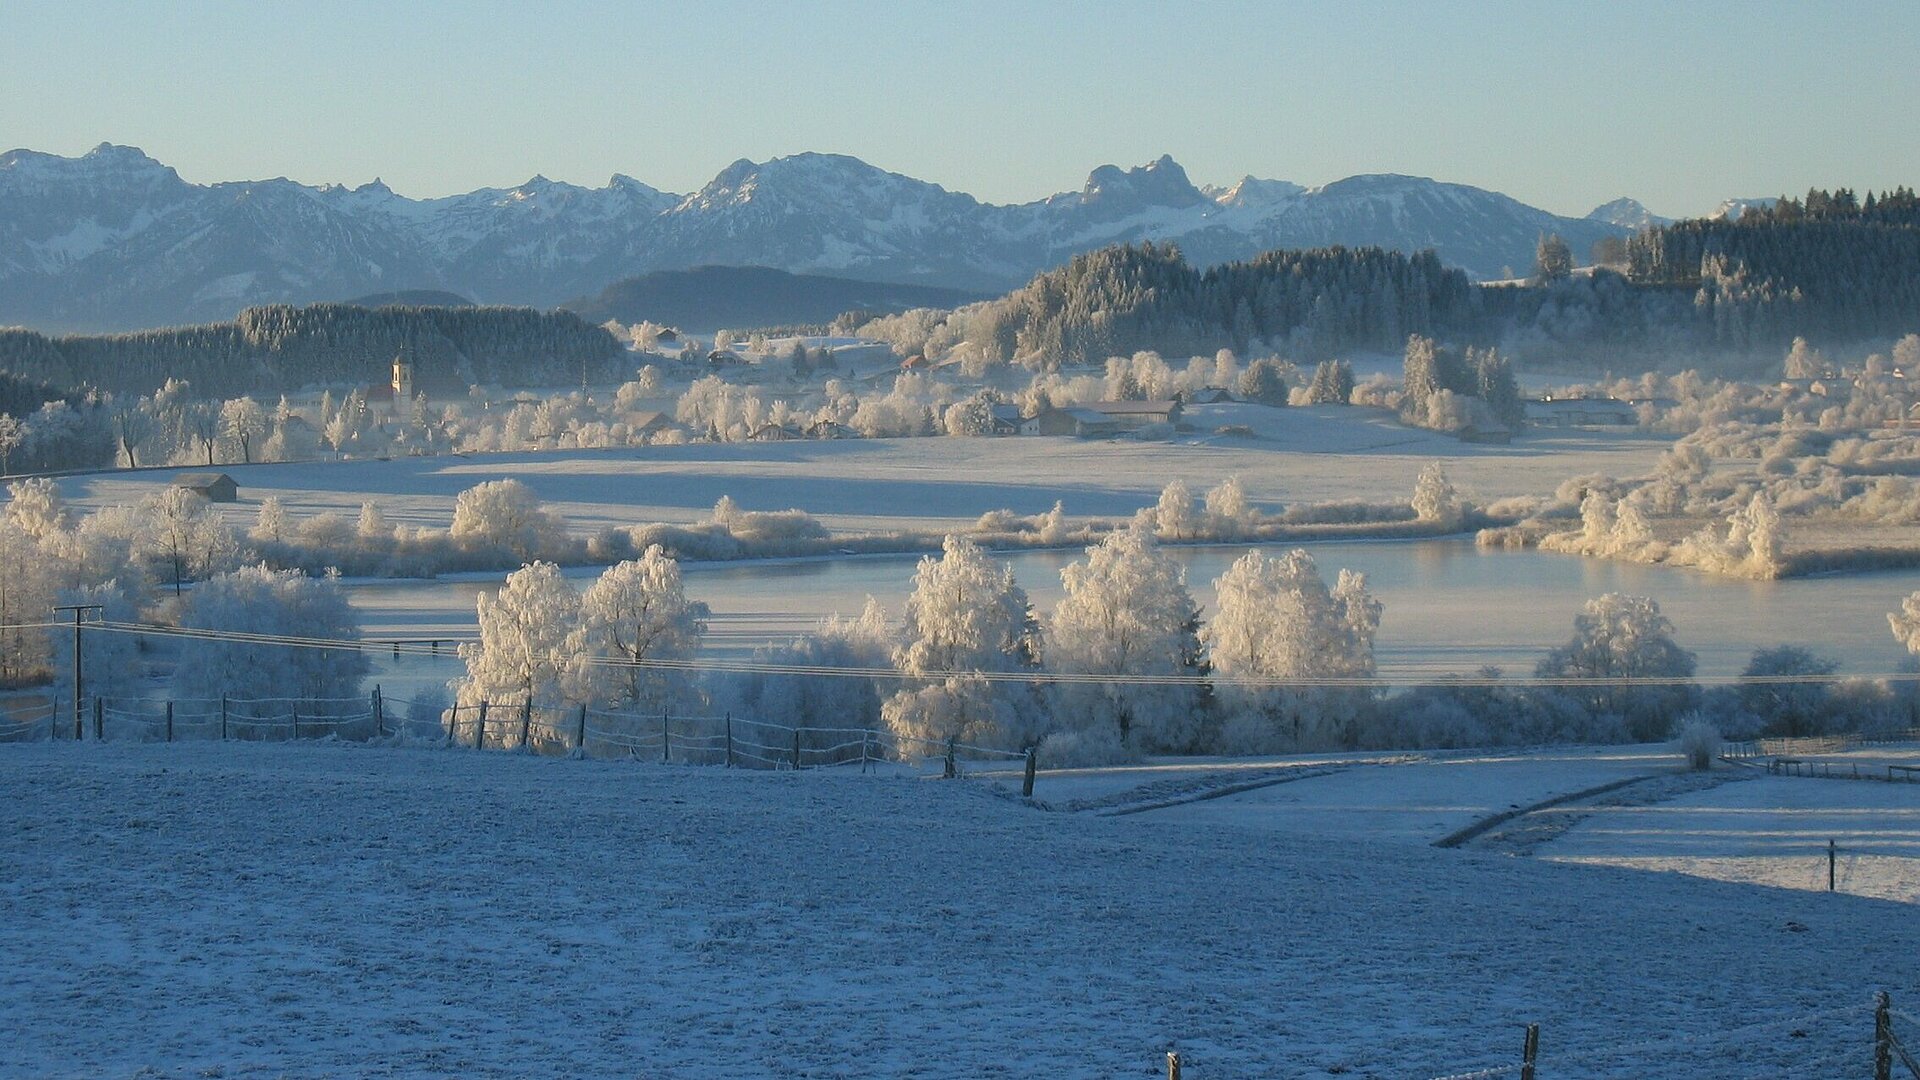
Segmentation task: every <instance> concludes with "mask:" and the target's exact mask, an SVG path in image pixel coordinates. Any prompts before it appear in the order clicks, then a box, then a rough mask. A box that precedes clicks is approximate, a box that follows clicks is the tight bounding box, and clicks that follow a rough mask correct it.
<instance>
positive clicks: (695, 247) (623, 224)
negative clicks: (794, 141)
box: [0, 144, 1627, 330]
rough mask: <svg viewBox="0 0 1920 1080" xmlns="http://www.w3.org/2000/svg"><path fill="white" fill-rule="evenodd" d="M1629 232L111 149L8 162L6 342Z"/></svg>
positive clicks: (1161, 194)
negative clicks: (14, 336)
mask: <svg viewBox="0 0 1920 1080" xmlns="http://www.w3.org/2000/svg"><path fill="white" fill-rule="evenodd" d="M1626 228H1627V226H1625V225H1621V224H1616V223H1613V222H1611V221H1605V220H1595V219H1587V220H1582V219H1575V218H1563V217H1558V216H1556V215H1553V214H1550V213H1547V212H1546V211H1543V210H1538V209H1535V208H1533V207H1530V206H1526V205H1524V204H1522V203H1519V202H1517V201H1515V200H1513V199H1510V198H1507V197H1506V196H1504V195H1500V194H1498V193H1496V192H1490V191H1483V190H1481V189H1479V188H1474V187H1468V186H1465V185H1460V184H1447V183H1440V182H1437V181H1434V180H1429V179H1425V178H1421V177H1411V176H1393V175H1380V176H1356V177H1350V178H1348V179H1346V180H1342V181H1339V182H1338V183H1334V184H1328V185H1326V186H1324V187H1319V188H1312V189H1307V188H1302V187H1300V186H1299V185H1297V184H1292V183H1288V182H1286V181H1280V180H1262V179H1258V178H1255V177H1247V178H1245V179H1242V180H1241V181H1239V182H1238V183H1236V184H1234V185H1233V186H1232V187H1230V188H1226V189H1218V188H1204V189H1203V188H1200V187H1196V186H1195V185H1194V184H1193V182H1192V181H1191V180H1189V179H1188V177H1187V174H1186V171H1185V170H1184V169H1182V168H1181V167H1180V165H1179V164H1178V163H1177V162H1175V161H1173V159H1171V158H1167V157H1162V158H1160V159H1159V160H1157V161H1154V162H1151V163H1149V164H1146V165H1142V166H1139V167H1137V168H1131V169H1122V168H1119V167H1116V166H1113V165H1102V166H1100V167H1099V168H1097V169H1094V170H1093V172H1092V173H1091V174H1090V175H1089V176H1088V177H1087V181H1086V183H1085V185H1084V186H1083V187H1082V188H1081V189H1080V190H1079V191H1074V192H1067V193H1063V194H1060V195H1055V196H1052V197H1050V198H1047V199H1042V200H1039V201H1036V202H1031V203H1024V204H1020V205H1013V206H1000V205H993V204H988V203H982V202H980V201H979V200H977V199H974V198H973V197H972V196H970V195H966V194H963V193H960V192H952V191H948V190H946V189H945V188H942V187H940V186H939V185H937V184H930V183H927V182H925V181H921V180H916V179H913V178H912V177H908V176H902V175H900V174H898V173H892V172H887V171H885V170H883V169H878V168H875V167H873V166H871V165H868V164H866V163H865V162H863V161H860V160H858V159H856V158H851V157H846V156H843V155H837V154H811V153H810V154H797V155H794V156H792V157H785V158H777V159H774V160H772V161H767V162H763V163H755V162H751V161H738V162H735V163H734V164H732V165H729V166H728V167H727V168H725V169H723V170H722V171H721V172H720V174H719V175H718V176H716V177H714V178H713V180H712V181H711V182H710V183H708V184H707V185H706V186H705V187H703V188H701V189H700V190H699V191H697V192H695V193H693V194H691V195H686V196H680V195H674V194H669V193H666V192H662V191H658V190H656V189H654V188H651V187H648V186H647V185H646V184H643V183H641V182H639V181H637V180H634V179H632V178H631V177H626V176H615V177H613V178H612V180H610V181H609V182H608V183H607V185H606V186H605V187H600V188H586V187H580V186H577V185H573V184H565V183H558V182H555V181H552V180H548V179H546V178H545V177H540V176H536V177H534V178H533V179H531V180H529V181H527V182H526V183H525V184H522V185H520V186H518V187H514V188H482V189H480V190H478V191H472V192H468V193H466V194H463V195H453V196H448V197H445V198H438V199H410V198H407V197H405V196H402V195H399V194H396V193H395V192H394V191H393V190H392V189H391V188H389V187H387V186H386V185H385V184H383V183H381V182H380V181H378V180H376V181H374V182H372V183H369V184H365V185H362V186H360V187H355V188H348V187H342V186H336V185H326V186H321V187H308V186H305V185H301V184H297V183H294V182H292V181H290V180H286V179H274V180H264V181H249V182H236V183H222V184H213V185H205V186H203V185H194V184H188V183H186V182H185V181H183V180H181V179H180V177H179V176H178V175H177V174H176V173H175V172H174V171H173V170H172V169H170V168H168V167H167V166H165V165H162V164H161V163H159V162H157V161H155V160H153V159H152V158H149V157H148V156H146V155H145V154H143V153H141V152H140V151H139V150H136V149H133V148H131V147H122V146H112V145H107V144H103V145H101V146H100V147H98V148H96V149H94V150H93V151H91V152H90V153H88V154H86V155H84V156H82V157H79V158H63V157H58V156H55V155H51V154H42V153H37V152H34V151H31V150H15V151H11V152H9V153H7V154H5V155H0V323H8V322H17V323H25V324H29V325H33V326H37V327H41V328H45V329H96V330H97V329H122V328H129V327H136V326H148V325H154V324H158V323H177V322H183V321H194V320H214V319H226V318H230V317H231V316H232V315H233V314H234V312H235V311H236V310H237V309H238V308H240V307H242V306H245V305H248V304H256V303H267V302H291V303H303V302H312V301H318V300H334V299H340V298H343V297H350V296H357V295H362V294H366V293H375V292H392V291H399V290H412V289H444V290H449V291H453V292H457V293H459V294H461V295H465V296H471V297H474V298H475V299H477V300H479V301H480V302H482V303H515V304H535V305H543V306H545V305H552V304H557V303H560V302H561V301H563V300H566V299H568V298H570V297H577V296H583V295H591V294H593V293H596V292H598V291H599V290H600V289H602V288H604V287H605V286H606V285H607V284H608V283H610V282H613V281H617V280H619V279H622V278H626V277H631V276H634V275H637V274H643V273H647V272H649V271H655V270H682V269H687V268H689V267H694V266H703V265H714V264H721V265H752V266H770V267H774V268H777V269H782V270H788V271H793V272H802V273H828V274H834V275H838V276H843V277H854V278H861V279H866V280H872V281H882V282H894V283H902V284H925V285H940V286H947V287H955V288H963V289H969V290H974V291H978V292H998V291H1002V290H1005V289H1009V288H1012V287H1015V286H1017V285H1019V284H1021V283H1022V282H1024V281H1025V280H1026V279H1027V278H1028V277H1030V276H1031V275H1033V274H1034V273H1036V272H1038V271H1040V270H1043V269H1046V268H1049V267H1052V266H1056V265H1059V264H1060V263H1062V262H1064V261H1066V260H1067V259H1068V258H1070V257H1071V256H1073V255H1074V254H1076V253H1078V252H1082V251H1087V250H1091V249H1093V248H1098V247H1102V246H1105V245H1107V244H1112V243H1116V242H1123V241H1137V240H1149V239H1150V240H1159V241H1170V242H1175V243H1178V244H1180V245H1181V247H1182V249H1183V250H1185V251H1186V253H1187V255H1188V257H1189V258H1190V259H1192V260H1193V261H1195V262H1198V263H1202V264H1208V263H1214V262H1221V261H1226V260H1231V259H1242V258H1246V257H1249V256H1251V255H1254V254H1257V253H1259V252H1261V251H1265V250H1269V249H1272V248H1276V247H1304V246H1320V245H1328V244H1344V245H1348V246H1359V245H1373V244H1377V245H1381V246H1386V247H1393V248H1398V249H1401V250H1405V251H1417V250H1422V249H1425V248H1434V249H1436V250H1437V251H1438V252H1439V253H1440V255H1441V257H1442V258H1443V259H1445V260H1446V261H1448V262H1450V263H1452V264H1454V265H1457V266H1460V267H1462V268H1464V269H1466V270H1467V271H1468V272H1469V273H1471V274H1473V275H1474V276H1476V277H1481V278H1491V277H1499V276H1503V275H1504V273H1505V271H1506V270H1507V269H1508V268H1510V267H1511V268H1515V269H1519V268H1524V267H1526V266H1529V265H1531V262H1532V258H1533V248H1534V244H1535V242H1536V241H1537V239H1538V237H1539V236H1540V234H1542V233H1545V232H1557V233H1559V234H1561V235H1562V236H1564V237H1565V238H1566V239H1567V241H1568V242H1569V243H1570V244H1571V245H1573V248H1574V250H1575V251H1576V252H1583V251H1585V250H1587V249H1588V247H1590V246H1591V244H1592V242H1593V241H1594V240H1596V239H1598V238H1599V237H1600V236H1603V235H1607V234H1610V233H1611V234H1619V233H1622V232H1624V231H1625V230H1626Z"/></svg>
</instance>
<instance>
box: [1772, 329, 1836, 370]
mask: <svg viewBox="0 0 1920 1080" xmlns="http://www.w3.org/2000/svg"><path fill="white" fill-rule="evenodd" d="M1780 369H1781V373H1782V375H1783V377H1785V378H1788V379H1818V378H1820V377H1821V376H1822V375H1825V374H1826V373H1827V357H1826V355H1825V354H1824V353H1822V352H1821V351H1820V350H1819V349H1816V348H1814V347H1813V346H1812V345H1809V344H1807V339H1806V338H1803V337H1797V338H1794V339H1793V345H1792V347H1791V348H1789V349H1788V350H1787V358H1786V359H1785V360H1784V361H1782V362H1781V365H1780Z"/></svg>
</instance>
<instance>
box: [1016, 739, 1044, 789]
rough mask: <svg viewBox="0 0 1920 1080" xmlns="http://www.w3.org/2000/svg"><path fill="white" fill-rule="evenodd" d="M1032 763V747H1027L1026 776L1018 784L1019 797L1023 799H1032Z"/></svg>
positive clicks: (1033, 758)
mask: <svg viewBox="0 0 1920 1080" xmlns="http://www.w3.org/2000/svg"><path fill="white" fill-rule="evenodd" d="M1034 762H1035V756H1034V752H1033V747H1031V746H1029V747H1027V776H1026V779H1024V780H1022V781H1021V782H1020V797H1021V798H1023V799H1031V798H1033V770H1034ZM1049 790H1051V789H1049Z"/></svg>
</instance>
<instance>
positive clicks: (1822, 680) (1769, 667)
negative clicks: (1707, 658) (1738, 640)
mask: <svg viewBox="0 0 1920 1080" xmlns="http://www.w3.org/2000/svg"><path fill="white" fill-rule="evenodd" d="M1839 670H1840V662H1839V661H1837V660H1834V659H1832V658H1830V657H1825V656H1818V655H1816V654H1814V653H1813V652H1812V651H1811V650H1808V649H1803V648H1801V647H1799V646H1797V645H1776V646H1774V647H1773V648H1771V649H1759V650H1756V651H1755V652H1754V654H1753V658H1752V659H1750V660H1748V661H1747V666H1746V670H1744V671H1742V672H1741V673H1740V682H1739V684H1738V690H1737V693H1738V696H1739V700H1740V707H1741V708H1742V709H1744V710H1746V711H1747V712H1748V713H1751V714H1752V715H1753V716H1755V717H1758V718H1759V719H1760V720H1761V722H1762V723H1763V724H1764V727H1763V728H1762V731H1763V732H1764V733H1765V734H1768V735H1785V736H1788V737H1789V738H1792V737H1797V736H1801V735H1819V734H1822V733H1824V731H1825V730H1826V725H1827V721H1828V719H1829V717H1828V713H1829V701H1830V699H1831V697H1832V695H1833V686H1834V683H1835V682H1836V681H1837V680H1834V679H1831V678H1829V676H1831V675H1833V674H1834V673H1835V672H1837V671H1839Z"/></svg>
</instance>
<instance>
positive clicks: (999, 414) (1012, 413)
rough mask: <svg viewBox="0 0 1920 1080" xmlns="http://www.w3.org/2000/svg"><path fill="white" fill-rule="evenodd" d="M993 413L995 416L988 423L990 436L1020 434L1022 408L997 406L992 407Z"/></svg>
mask: <svg viewBox="0 0 1920 1080" xmlns="http://www.w3.org/2000/svg"><path fill="white" fill-rule="evenodd" d="M991 411H992V413H993V416H992V418H991V419H990V420H989V421H988V426H987V434H989V435H1018V434H1020V420H1021V417H1020V406H1018V405H995V406H992V409H991Z"/></svg>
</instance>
